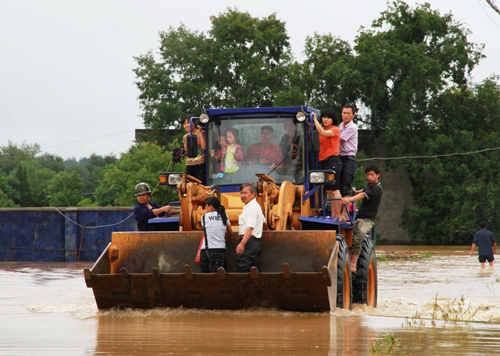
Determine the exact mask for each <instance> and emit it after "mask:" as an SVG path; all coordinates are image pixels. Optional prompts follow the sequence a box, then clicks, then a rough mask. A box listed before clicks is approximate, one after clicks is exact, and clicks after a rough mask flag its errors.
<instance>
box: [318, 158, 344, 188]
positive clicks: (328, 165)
mask: <svg viewBox="0 0 500 356" xmlns="http://www.w3.org/2000/svg"><path fill="white" fill-rule="evenodd" d="M319 164H321V169H333V173H334V174H335V182H334V183H333V184H327V185H325V189H326V190H332V191H335V190H340V176H341V175H342V161H341V160H340V158H339V156H330V157H328V158H327V159H325V160H323V161H319Z"/></svg>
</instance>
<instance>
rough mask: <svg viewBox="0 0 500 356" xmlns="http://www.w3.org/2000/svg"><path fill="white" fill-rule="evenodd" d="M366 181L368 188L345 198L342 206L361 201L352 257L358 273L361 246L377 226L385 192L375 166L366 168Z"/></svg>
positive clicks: (354, 270)
mask: <svg viewBox="0 0 500 356" xmlns="http://www.w3.org/2000/svg"><path fill="white" fill-rule="evenodd" d="M365 174H366V180H367V181H368V186H367V187H366V188H365V189H363V190H357V191H355V192H354V193H355V195H353V196H352V197H343V198H342V200H341V202H342V205H345V204H349V203H350V202H353V201H356V200H361V199H363V202H362V203H361V208H359V210H358V215H356V220H355V221H354V226H353V236H352V255H351V271H352V272H353V273H356V270H357V267H356V266H357V264H358V257H359V254H360V253H361V244H362V243H363V239H364V238H365V236H366V234H367V233H368V232H370V230H371V228H372V227H374V226H375V218H376V217H377V211H378V207H379V205H380V201H381V200H382V194H383V192H384V190H383V189H382V185H381V184H380V182H379V181H378V178H379V177H380V170H379V169H378V167H377V166H375V165H370V166H368V167H366V168H365Z"/></svg>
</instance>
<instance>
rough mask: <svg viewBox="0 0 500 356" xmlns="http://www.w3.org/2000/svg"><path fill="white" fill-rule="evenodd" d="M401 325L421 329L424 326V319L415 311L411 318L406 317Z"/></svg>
mask: <svg viewBox="0 0 500 356" xmlns="http://www.w3.org/2000/svg"><path fill="white" fill-rule="evenodd" d="M401 327H402V329H422V328H425V321H424V320H423V319H422V318H421V317H420V313H419V312H418V311H416V312H415V314H413V316H412V317H411V319H408V318H406V321H405V323H404V324H403V325H401Z"/></svg>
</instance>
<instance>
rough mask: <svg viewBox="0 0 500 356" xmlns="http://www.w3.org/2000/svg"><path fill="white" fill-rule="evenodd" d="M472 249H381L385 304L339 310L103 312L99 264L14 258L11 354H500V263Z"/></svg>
mask: <svg viewBox="0 0 500 356" xmlns="http://www.w3.org/2000/svg"><path fill="white" fill-rule="evenodd" d="M469 249H470V247H467V246H465V247H441V248H439V247H438V248H436V247H423V246H419V247H409V246H379V247H377V255H378V256H379V262H378V308H375V309H374V308H369V307H366V306H362V305H356V304H355V305H354V307H353V311H343V310H336V311H335V312H332V313H295V312H282V311H275V310H244V311H207V310H197V309H191V310H189V309H182V308H181V309H155V310H125V311H116V310H112V311H98V309H97V307H96V304H95V301H94V297H93V294H92V290H91V289H89V288H87V287H86V285H85V281H84V278H83V268H85V267H90V266H91V264H90V263H83V264H82V263H80V264H68V263H58V264H54V263H7V262H4V263H0V355H260V356H264V355H386V354H391V355H415V356H416V355H500V264H499V265H497V266H496V267H497V270H496V271H493V272H488V271H487V272H481V271H480V269H479V262H478V260H477V256H474V257H470V256H469V255H468V252H469ZM394 257H398V258H394ZM401 257H403V258H401ZM453 319H460V320H467V321H466V322H456V321H453Z"/></svg>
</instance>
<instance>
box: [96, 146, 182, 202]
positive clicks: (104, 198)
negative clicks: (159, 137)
mask: <svg viewBox="0 0 500 356" xmlns="http://www.w3.org/2000/svg"><path fill="white" fill-rule="evenodd" d="M174 146H179V142H178V141H174V142H173V143H172V147H174ZM171 158H172V156H171V153H170V151H169V150H168V149H167V148H164V147H160V146H158V145H156V144H154V143H142V144H136V145H134V146H132V147H131V148H130V149H129V151H128V152H127V153H124V154H122V155H121V157H120V158H119V159H118V161H117V162H116V163H113V164H110V165H107V166H106V167H105V168H104V178H103V179H102V180H101V181H100V183H99V186H98V188H97V190H96V193H95V195H94V197H95V199H96V200H97V202H98V203H99V205H100V206H130V205H135V204H136V202H137V199H136V197H135V196H134V187H135V185H136V184H137V183H140V182H145V183H147V184H148V185H149V187H150V188H151V190H154V194H153V195H152V199H153V200H154V201H155V202H156V203H158V204H166V203H168V202H170V201H171V200H177V197H175V195H174V194H173V193H172V191H171V190H170V189H169V188H166V187H157V185H158V182H159V173H160V172H165V171H168V170H169V168H172V163H171V162H172V160H171ZM175 171H178V172H182V171H184V165H183V164H177V167H175ZM155 188H156V189H155Z"/></svg>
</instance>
